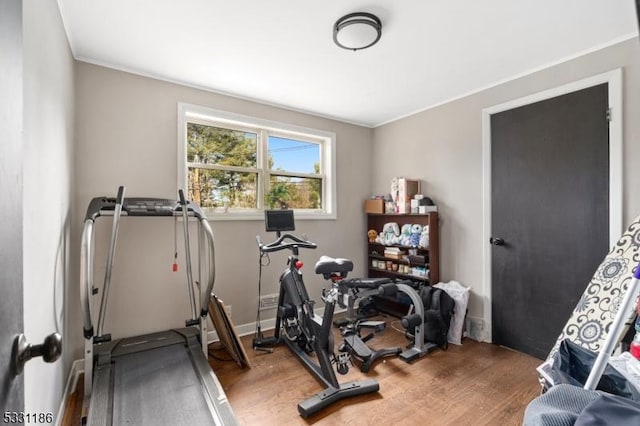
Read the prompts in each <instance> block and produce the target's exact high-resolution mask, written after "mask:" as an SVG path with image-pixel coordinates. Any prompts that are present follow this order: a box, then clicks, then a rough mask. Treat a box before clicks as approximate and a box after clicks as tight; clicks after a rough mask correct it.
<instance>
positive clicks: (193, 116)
mask: <svg viewBox="0 0 640 426" xmlns="http://www.w3.org/2000/svg"><path fill="white" fill-rule="evenodd" d="M188 122H195V123H198V124H205V125H211V126H219V127H224V128H229V129H233V130H241V131H247V132H251V133H257V134H258V141H257V144H258V152H257V160H258V162H257V168H256V169H253V168H244V167H243V168H239V169H238V171H240V172H249V173H257V174H258V177H257V179H258V189H257V194H256V197H257V204H258V208H256V209H229V210H228V211H224V209H213V208H205V209H204V210H205V213H206V214H207V217H208V218H209V219H213V220H263V219H264V209H265V206H264V189H265V188H266V187H267V186H268V184H269V179H270V176H271V174H270V173H269V172H270V170H269V169H268V162H267V159H268V156H267V153H266V149H267V147H268V138H269V136H275V137H283V138H289V139H295V140H301V141H304V142H311V143H317V144H319V145H320V176H321V177H322V179H323V182H322V209H317V210H312V209H295V215H296V219H336V218H337V214H336V213H337V205H336V199H337V194H336V190H337V189H336V188H337V184H336V149H335V144H336V134H335V133H333V132H328V131H324V130H318V129H311V128H308V127H301V126H296V125H293V124H288V123H281V122H277V121H272V120H265V119H261V118H256V117H250V116H247V115H242V114H236V113H232V112H227V111H221V110H217V109H213V108H209V107H204V106H200V105H193V104H188V103H184V102H179V103H178V176H177V182H178V188H179V189H185V190H186V189H187V176H188V169H189V166H188V164H187V123H188ZM207 168H213V169H216V168H218V167H216V166H214V165H209V166H207ZM221 169H225V170H229V169H230V168H229V167H226V166H225V167H221ZM274 174H277V175H278V176H280V175H282V176H292V177H302V178H305V177H309V178H317V177H318V175H316V174H306V173H296V172H286V171H278V172H277V173H274Z"/></svg>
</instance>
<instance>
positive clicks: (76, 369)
mask: <svg viewBox="0 0 640 426" xmlns="http://www.w3.org/2000/svg"><path fill="white" fill-rule="evenodd" d="M83 372H84V360H81V359H77V360H75V361H73V364H71V370H70V371H69V377H67V384H66V385H65V387H64V392H63V393H62V401H60V408H58V417H57V418H56V426H60V422H62V418H63V417H64V414H65V413H64V412H65V410H66V408H67V402H69V397H71V394H72V393H73V392H75V390H76V386H77V385H78V378H79V377H80V374H82V373H83Z"/></svg>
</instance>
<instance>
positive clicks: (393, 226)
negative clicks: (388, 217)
mask: <svg viewBox="0 0 640 426" xmlns="http://www.w3.org/2000/svg"><path fill="white" fill-rule="evenodd" d="M382 233H383V234H384V238H383V241H384V242H383V244H384V245H386V246H392V245H394V244H397V243H398V237H399V236H400V228H399V227H398V224H397V223H395V222H389V223H385V224H384V227H383V228H382Z"/></svg>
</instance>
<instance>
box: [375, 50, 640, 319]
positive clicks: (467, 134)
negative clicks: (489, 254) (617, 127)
mask: <svg viewBox="0 0 640 426" xmlns="http://www.w3.org/2000/svg"><path fill="white" fill-rule="evenodd" d="M639 65H640V52H639V47H638V40H637V39H636V38H633V39H632V40H628V41H625V42H622V43H619V44H617V45H614V46H612V47H608V48H606V49H603V50H600V51H596V52H594V53H591V54H588V55H586V56H582V57H579V58H577V59H573V60H570V61H568V62H564V63H562V64H560V65H557V66H553V67H551V68H548V69H545V70H543V71H539V72H535V73H533V74H530V75H528V76H525V77H522V78H518V79H516V80H513V81H510V82H508V83H504V84H500V85H498V86H496V87H493V88H490V89H488V90H484V91H482V92H479V93H477V94H474V95H471V96H468V97H465V98H463V99H460V100H456V101H453V102H449V103H447V104H444V105H442V106H439V107H436V108H433V109H429V110H426V111H423V112H420V113H417V114H415V115H412V116H410V117H407V118H404V119H402V120H398V121H395V122H393V123H390V124H387V125H384V126H381V127H378V128H376V129H375V131H374V143H373V152H374V160H373V164H374V170H376V171H377V172H376V173H375V174H374V175H373V183H372V189H373V191H374V192H388V186H389V181H390V179H391V177H392V176H395V175H403V176H407V177H412V178H420V179H422V180H423V182H424V183H425V186H424V191H423V192H425V193H426V194H428V195H429V196H431V197H433V198H434V200H435V201H436V202H437V204H438V205H439V212H440V215H441V218H442V222H443V223H442V227H441V233H440V235H441V236H440V245H441V255H440V259H441V272H440V277H441V280H442V281H449V280H457V281H459V282H461V283H462V284H464V285H467V286H470V287H472V294H471V298H470V302H469V315H470V316H472V317H477V318H482V316H483V297H484V296H485V295H484V294H483V290H482V288H483V283H482V266H483V265H482V249H483V245H484V244H485V243H486V242H485V241H483V240H482V224H483V218H482V203H483V199H482V177H483V175H482V109H483V108H487V107H490V106H493V105H498V104H501V103H504V102H507V101H510V100H513V99H518V98H521V97H524V96H527V95H530V94H533V93H536V92H540V91H544V90H547V89H551V88H554V87H557V86H561V85H563V84H566V83H570V82H573V81H577V80H580V79H583V78H586V77H590V76H593V75H597V74H600V73H603V72H606V71H610V70H612V69H615V68H623V90H624V95H623V98H624V135H623V138H624V140H623V147H624V148H623V149H624V170H623V179H624V188H623V203H624V205H623V222H624V224H625V226H626V225H628V224H629V223H630V221H631V220H633V219H634V218H635V217H636V216H637V215H638V214H640V191H638V183H639V182H640V167H638V164H637V162H638V159H639V158H640V144H639V143H638V140H639V139H640V124H639V122H638V120H637V119H636V117H638V114H639V113H640V111H639V109H640V67H639ZM469 72H473V70H469ZM399 147H400V148H399ZM585 285H586V283H585Z"/></svg>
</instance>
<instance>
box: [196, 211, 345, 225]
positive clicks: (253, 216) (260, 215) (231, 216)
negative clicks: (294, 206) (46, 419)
mask: <svg viewBox="0 0 640 426" xmlns="http://www.w3.org/2000/svg"><path fill="white" fill-rule="evenodd" d="M203 211H204V214H205V215H206V216H207V219H208V220H210V221H213V222H217V221H220V222H224V221H243V220H260V221H264V211H262V210H260V211H245V212H238V211H229V212H223V211H219V210H215V209H203ZM294 215H295V220H335V219H337V216H336V214H335V213H325V212H302V211H298V210H294Z"/></svg>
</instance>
